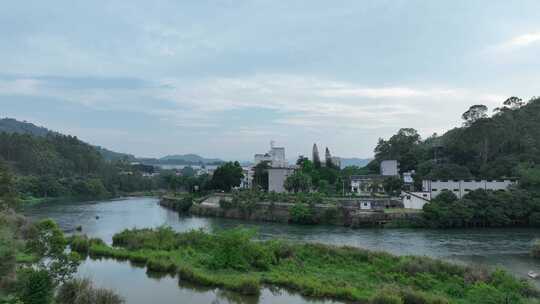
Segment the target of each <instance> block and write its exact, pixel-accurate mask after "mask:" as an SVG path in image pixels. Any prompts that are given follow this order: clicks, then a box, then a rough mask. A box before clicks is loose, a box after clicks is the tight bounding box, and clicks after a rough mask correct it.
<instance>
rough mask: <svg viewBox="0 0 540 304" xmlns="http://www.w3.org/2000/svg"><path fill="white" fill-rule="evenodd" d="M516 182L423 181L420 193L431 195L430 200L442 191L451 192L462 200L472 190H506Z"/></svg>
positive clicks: (505, 180) (509, 180)
mask: <svg viewBox="0 0 540 304" xmlns="http://www.w3.org/2000/svg"><path fill="white" fill-rule="evenodd" d="M516 183H517V181H516V180H513V179H504V180H484V179H483V180H423V181H422V191H423V192H428V193H430V194H431V198H436V197H437V196H438V195H439V194H440V193H441V192H442V191H443V190H448V191H451V192H453V193H454V194H455V195H456V196H457V197H458V198H462V197H463V196H465V195H466V194H467V193H469V192H471V191H474V190H479V189H483V190H493V191H497V190H507V189H508V187H510V186H512V185H515V184H516Z"/></svg>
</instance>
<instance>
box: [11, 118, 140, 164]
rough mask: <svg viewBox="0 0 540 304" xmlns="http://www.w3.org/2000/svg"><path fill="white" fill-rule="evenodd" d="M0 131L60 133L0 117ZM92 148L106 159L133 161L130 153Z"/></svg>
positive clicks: (38, 134)
mask: <svg viewBox="0 0 540 304" xmlns="http://www.w3.org/2000/svg"><path fill="white" fill-rule="evenodd" d="M0 133H8V134H13V133H16V134H29V135H33V136H38V137H46V136H47V135H49V134H54V135H60V133H58V132H54V131H51V130H49V129H47V128H44V127H40V126H36V125H35V124H33V123H30V122H27V121H18V120H16V119H13V118H3V119H0ZM94 148H95V149H96V150H97V151H98V152H99V154H101V156H103V158H104V159H105V160H107V161H116V160H129V161H134V160H135V156H133V155H131V154H125V153H119V152H114V151H111V150H108V149H105V148H103V147H99V146H94Z"/></svg>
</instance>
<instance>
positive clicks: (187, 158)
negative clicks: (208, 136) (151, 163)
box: [159, 154, 223, 164]
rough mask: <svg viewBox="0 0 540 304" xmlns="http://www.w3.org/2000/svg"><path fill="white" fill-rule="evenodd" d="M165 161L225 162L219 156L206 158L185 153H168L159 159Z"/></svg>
mask: <svg viewBox="0 0 540 304" xmlns="http://www.w3.org/2000/svg"><path fill="white" fill-rule="evenodd" d="M159 160H160V161H163V162H175V161H179V162H188V163H203V164H212V163H221V162H223V161H222V160H221V159H218V158H204V157H202V156H199V155H197V154H184V155H167V156H165V157H162V158H160V159H159Z"/></svg>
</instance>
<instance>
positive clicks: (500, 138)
mask: <svg viewBox="0 0 540 304" xmlns="http://www.w3.org/2000/svg"><path fill="white" fill-rule="evenodd" d="M462 118H463V120H464V123H463V126H462V127H459V128H455V129H452V130H450V131H448V132H446V133H445V134H444V135H441V136H439V135H437V134H434V135H433V136H431V137H429V138H427V139H425V140H422V139H421V138H420V135H419V134H418V132H417V131H416V130H414V129H401V130H399V132H398V133H397V134H396V135H394V136H392V137H391V138H389V139H388V140H384V139H380V140H379V143H378V145H377V147H376V149H375V160H374V161H373V162H371V163H370V164H369V165H368V169H370V170H375V169H376V168H378V164H379V163H380V162H381V161H382V160H385V159H397V160H398V161H399V163H400V171H401V172H402V173H403V172H407V171H411V170H415V171H416V173H415V175H414V178H415V188H416V190H421V188H422V180H423V179H449V180H450V179H488V180H490V179H501V178H510V177H512V178H518V179H519V185H518V186H516V187H513V188H512V189H510V190H509V191H497V192H494V191H483V190H478V191H473V192H471V193H469V194H468V195H466V196H465V197H463V198H462V199H457V197H455V195H453V194H452V193H449V192H448V193H443V194H441V195H439V196H438V197H437V198H436V199H434V200H432V202H431V203H429V204H426V205H425V207H424V217H425V221H426V223H425V224H427V225H428V226H431V227H441V228H449V227H470V226H482V227H499V226H510V225H529V226H540V98H533V99H531V100H530V101H529V102H524V101H522V100H521V99H519V98H517V97H511V98H508V99H507V100H506V101H505V102H504V103H503V105H502V107H500V108H496V109H494V114H493V115H492V116H491V117H490V116H489V115H488V108H487V107H486V106H484V105H473V106H471V107H470V108H469V109H468V110H467V111H466V112H465V113H463V116H462Z"/></svg>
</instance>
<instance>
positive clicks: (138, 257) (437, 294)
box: [72, 227, 538, 303]
mask: <svg viewBox="0 0 540 304" xmlns="http://www.w3.org/2000/svg"><path fill="white" fill-rule="evenodd" d="M255 236H256V233H255V231H253V230H249V229H243V228H236V229H231V230H225V231H220V232H219V233H215V234H210V233H206V232H204V231H200V230H195V231H190V232H186V233H176V232H174V231H172V230H171V229H170V228H167V227H160V228H158V229H141V230H136V229H135V230H125V231H123V232H121V233H119V234H117V235H115V236H114V238H113V246H114V247H112V246H108V245H106V244H104V243H102V242H101V243H100V242H93V243H91V244H89V247H88V253H89V254H90V255H93V256H100V257H110V258H115V259H122V260H130V261H133V262H138V263H144V264H146V265H147V267H148V269H149V270H152V271H156V272H163V273H176V274H178V275H179V278H180V280H184V281H189V282H193V283H197V284H201V285H204V286H213V287H220V288H224V289H227V290H233V291H236V292H240V293H243V294H258V293H259V290H260V287H261V285H262V284H267V285H273V286H280V287H286V288H289V289H293V290H296V291H298V292H300V293H301V294H303V295H306V296H313V297H321V298H322V297H330V298H335V299H339V300H349V301H357V302H360V303H505V302H498V300H500V299H502V297H503V296H504V297H505V299H510V302H508V303H531V301H533V300H534V299H536V297H538V292H537V291H536V290H535V289H534V288H532V287H531V286H530V285H529V284H528V283H527V282H526V281H520V280H517V279H515V278H513V277H512V276H510V275H508V274H507V273H505V272H504V271H501V270H498V271H495V272H488V271H486V270H478V269H473V268H469V267H463V266H458V265H454V264H450V263H446V262H442V261H439V260H434V259H430V258H426V257H414V256H404V257H398V256H393V255H391V254H388V253H382V252H373V251H368V250H363V249H358V248H351V247H335V246H328V245H321V244H300V243H289V242H284V241H278V240H270V241H258V240H256V239H255ZM72 242H73V240H72ZM77 248H82V249H85V246H72V249H74V250H77ZM479 299H480V300H479ZM483 299H488V300H489V301H492V302H485V301H484V300H483ZM479 301H480V302H479ZM493 301H494V302H493Z"/></svg>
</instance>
